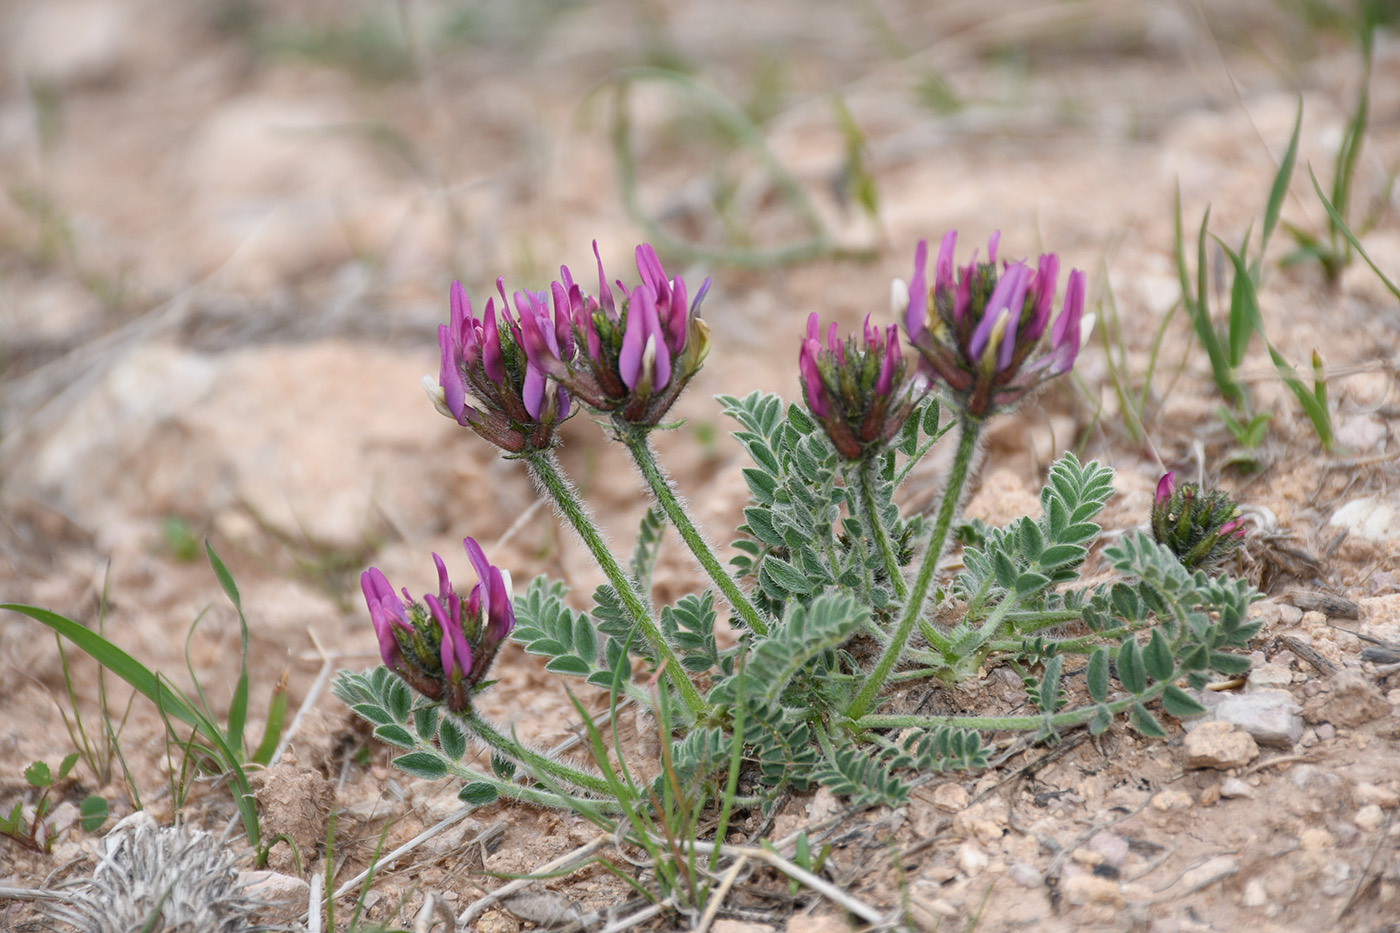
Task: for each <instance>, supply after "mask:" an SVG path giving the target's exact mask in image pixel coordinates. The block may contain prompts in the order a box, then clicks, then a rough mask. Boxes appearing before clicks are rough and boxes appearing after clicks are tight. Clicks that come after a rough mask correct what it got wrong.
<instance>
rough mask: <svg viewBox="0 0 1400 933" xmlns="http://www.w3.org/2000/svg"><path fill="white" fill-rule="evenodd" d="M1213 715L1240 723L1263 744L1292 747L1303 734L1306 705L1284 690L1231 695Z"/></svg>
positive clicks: (1238, 724)
mask: <svg viewBox="0 0 1400 933" xmlns="http://www.w3.org/2000/svg"><path fill="white" fill-rule="evenodd" d="M1284 673H1286V674H1288V676H1290V677H1291V676H1292V675H1291V673H1289V672H1287V671H1285V672H1284ZM1252 676H1253V675H1252V674H1251V677H1252ZM1214 716H1215V718H1216V719H1219V720H1223V721H1225V722H1230V723H1234V724H1235V725H1237V726H1239V727H1240V728H1241V729H1243V730H1244V731H1245V732H1247V733H1249V735H1250V737H1251V738H1253V739H1254V741H1255V742H1257V743H1258V744H1260V745H1268V746H1273V747H1276V748H1292V747H1293V746H1294V745H1295V744H1297V742H1298V740H1299V739H1300V738H1302V737H1303V708H1302V707H1301V706H1299V705H1298V701H1297V700H1295V699H1293V696H1292V694H1290V693H1288V692H1286V691H1284V690H1263V689H1261V690H1258V691H1256V692H1252V693H1245V694H1238V695H1233V696H1228V697H1226V698H1225V699H1224V700H1223V701H1222V702H1221V703H1220V705H1219V706H1217V707H1216V708H1215V710H1214ZM1251 757H1252V756H1251Z"/></svg>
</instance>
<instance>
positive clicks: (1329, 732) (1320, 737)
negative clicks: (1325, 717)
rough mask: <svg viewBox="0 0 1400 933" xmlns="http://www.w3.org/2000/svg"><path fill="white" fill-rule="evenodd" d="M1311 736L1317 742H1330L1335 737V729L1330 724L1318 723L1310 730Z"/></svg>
mask: <svg viewBox="0 0 1400 933" xmlns="http://www.w3.org/2000/svg"><path fill="white" fill-rule="evenodd" d="M1312 734H1313V736H1314V737H1315V738H1316V739H1317V741H1319V742H1330V741H1332V740H1333V739H1335V738H1336V737H1337V727H1336V726H1334V725H1332V724H1331V723H1330V722H1320V723H1318V724H1317V726H1316V727H1315V728H1314V729H1313V730H1312Z"/></svg>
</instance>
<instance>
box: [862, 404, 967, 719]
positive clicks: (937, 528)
mask: <svg viewBox="0 0 1400 933" xmlns="http://www.w3.org/2000/svg"><path fill="white" fill-rule="evenodd" d="M981 427H982V422H981V421H978V420H975V419H973V418H969V417H968V416H967V415H963V416H962V421H961V424H960V426H959V431H960V434H959V436H958V450H957V453H956V454H954V455H953V469H952V472H951V473H950V474H949V475H948V485H947V487H946V488H945V489H944V490H943V501H942V502H941V503H940V504H939V506H938V518H937V519H936V520H935V522H934V524H933V529H932V531H931V532H930V533H929V539H928V545H927V546H926V547H925V548H924V560H923V563H922V564H920V565H919V575H918V576H917V577H915V578H914V587H913V589H912V590H910V592H909V598H908V600H907V601H906V602H905V604H904V615H903V616H902V617H901V618H900V620H899V627H898V628H896V629H895V632H894V636H893V637H891V638H890V640H889V643H888V644H886V645H885V650H884V651H883V652H882V653H881V654H880V660H879V661H877V662H876V663H875V670H873V671H871V672H870V677H869V679H867V680H866V682H865V686H864V687H862V688H861V690H860V693H858V694H856V698H855V700H854V701H853V702H852V703H851V706H850V709H849V710H848V711H847V715H849V716H850V717H851V718H852V719H860V718H861V717H862V716H864V715H865V714H866V713H867V712H868V711H869V710H870V707H871V706H872V705H873V704H874V702H875V697H876V696H878V695H879V693H880V688H881V687H883V686H884V685H885V681H886V680H887V679H888V678H889V676H890V671H892V670H894V665H895V662H896V661H898V660H899V657H900V655H902V654H903V653H904V646H905V645H906V644H907V643H908V641H909V636H910V634H911V633H912V632H913V631H914V626H915V624H917V623H918V621H919V619H920V617H922V616H923V612H924V601H925V599H927V597H928V590H929V584H931V583H932V582H933V573H934V571H935V570H936V569H937V568H938V561H939V559H940V558H941V557H942V556H943V547H944V545H945V544H946V543H947V540H948V529H949V528H951V527H952V525H953V516H954V515H955V514H956V513H957V511H958V502H959V500H960V499H961V498H962V490H963V484H964V483H965V482H966V481H967V473H968V467H969V466H970V465H971V463H972V455H973V452H974V451H976V449H977V437H978V435H979V434H980V433H981Z"/></svg>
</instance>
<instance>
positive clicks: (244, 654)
mask: <svg viewBox="0 0 1400 933" xmlns="http://www.w3.org/2000/svg"><path fill="white" fill-rule="evenodd" d="M204 551H205V553H207V554H208V555H209V566H211V567H213V568H214V576H216V577H218V578H219V586H221V587H223V590H224V593H225V594H226V595H227V596H228V598H229V602H231V603H233V608H234V609H236V610H238V635H239V654H238V681H237V683H235V684H234V687H233V699H232V700H231V701H230V702H229V707H228V732H227V735H228V744H229V745H230V746H231V747H232V748H233V749H234V750H236V751H237V752H238V760H239V761H242V760H243V727H244V724H245V723H247V721H248V620H247V619H246V618H244V616H243V600H242V599H241V598H240V597H239V595H238V584H236V583H234V582H233V575H232V574H231V573H229V572H228V568H227V567H225V566H224V562H223V561H221V560H220V559H219V555H218V554H215V553H214V545H212V544H210V543H209V539H208V538H205V539H204Z"/></svg>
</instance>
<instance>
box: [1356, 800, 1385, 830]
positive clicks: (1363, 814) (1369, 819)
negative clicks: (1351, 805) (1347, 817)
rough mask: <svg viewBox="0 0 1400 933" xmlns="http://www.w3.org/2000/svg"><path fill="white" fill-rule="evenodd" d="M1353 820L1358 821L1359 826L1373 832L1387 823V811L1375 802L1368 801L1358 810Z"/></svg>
mask: <svg viewBox="0 0 1400 933" xmlns="http://www.w3.org/2000/svg"><path fill="white" fill-rule="evenodd" d="M1352 821H1353V822H1354V823H1356V825H1357V827H1358V828H1360V829H1363V830H1365V831H1366V832H1368V833H1371V832H1375V831H1376V830H1378V829H1380V828H1381V826H1382V824H1384V823H1385V813H1384V812H1382V810H1381V808H1380V807H1378V806H1376V805H1375V804H1374V803H1368V804H1366V806H1364V807H1362V808H1361V809H1360V810H1357V811H1356V816H1354V817H1352Z"/></svg>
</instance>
